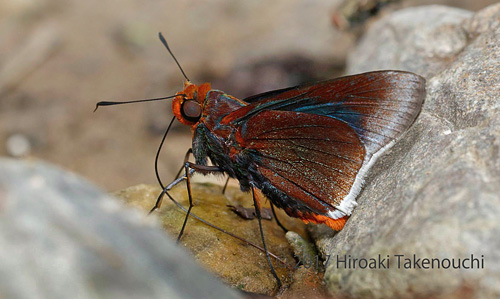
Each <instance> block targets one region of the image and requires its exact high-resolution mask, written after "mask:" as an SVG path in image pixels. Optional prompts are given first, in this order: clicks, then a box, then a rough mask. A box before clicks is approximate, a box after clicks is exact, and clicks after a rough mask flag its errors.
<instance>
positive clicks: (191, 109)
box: [181, 100, 201, 122]
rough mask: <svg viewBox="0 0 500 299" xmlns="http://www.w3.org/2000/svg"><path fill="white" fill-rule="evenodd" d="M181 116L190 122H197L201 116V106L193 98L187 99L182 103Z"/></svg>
mask: <svg viewBox="0 0 500 299" xmlns="http://www.w3.org/2000/svg"><path fill="white" fill-rule="evenodd" d="M181 113H182V116H183V117H184V118H185V119H186V120H188V121H191V122H198V120H199V119H200V117H201V106H200V104H199V103H198V102H197V101H195V100H187V101H184V103H182V107H181Z"/></svg>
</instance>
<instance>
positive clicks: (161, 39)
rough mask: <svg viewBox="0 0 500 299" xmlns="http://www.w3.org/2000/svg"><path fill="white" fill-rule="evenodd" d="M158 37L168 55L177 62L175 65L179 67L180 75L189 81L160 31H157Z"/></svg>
mask: <svg viewBox="0 0 500 299" xmlns="http://www.w3.org/2000/svg"><path fill="white" fill-rule="evenodd" d="M158 37H159V38H160V41H161V43H162V44H163V45H164V46H165V48H167V51H168V53H170V55H172V58H174V60H175V63H177V66H178V67H179V69H180V70H181V72H182V75H183V76H184V78H186V80H188V81H191V80H189V78H188V77H187V76H186V73H185V72H184V70H183V69H182V67H181V65H180V63H179V61H177V58H175V56H174V53H172V50H170V47H169V46H168V44H167V41H166V40H165V38H164V37H163V34H161V32H159V33H158Z"/></svg>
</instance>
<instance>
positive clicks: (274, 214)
mask: <svg viewBox="0 0 500 299" xmlns="http://www.w3.org/2000/svg"><path fill="white" fill-rule="evenodd" d="M269 203H270V204H271V211H272V212H273V216H274V220H276V223H277V224H278V226H279V227H281V229H282V230H283V231H284V232H285V234H286V233H287V232H288V229H287V228H286V227H285V226H284V225H283V224H281V222H280V221H279V220H278V215H276V211H275V210H274V205H273V203H272V202H271V201H269Z"/></svg>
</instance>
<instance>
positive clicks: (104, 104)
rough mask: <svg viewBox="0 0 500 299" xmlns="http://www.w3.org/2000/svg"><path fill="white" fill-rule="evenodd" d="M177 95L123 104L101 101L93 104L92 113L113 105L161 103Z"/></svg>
mask: <svg viewBox="0 0 500 299" xmlns="http://www.w3.org/2000/svg"><path fill="white" fill-rule="evenodd" d="M176 96H178V95H173V96H168V97H161V98H153V99H144V100H135V101H125V102H107V101H102V102H98V103H97V104H95V109H94V112H95V111H96V110H97V108H99V107H101V106H113V105H121V104H132V103H142V102H152V101H161V100H166V99H171V98H175V97H176Z"/></svg>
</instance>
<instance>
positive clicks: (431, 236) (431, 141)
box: [313, 5, 500, 298]
mask: <svg viewBox="0 0 500 299" xmlns="http://www.w3.org/2000/svg"><path fill="white" fill-rule="evenodd" d="M499 20H500V5H496V6H491V7H489V8H486V9H484V10H483V11H480V12H478V13H476V14H475V15H472V14H471V13H469V12H464V11H460V10H457V9H454V8H445V7H436V6H429V7H421V8H410V9H405V10H402V11H399V12H396V13H394V14H392V15H389V16H387V17H386V18H384V19H381V20H380V21H379V22H378V23H376V24H374V25H373V27H372V28H371V29H370V30H369V31H368V33H367V35H366V36H365V37H364V40H363V41H362V42H361V44H360V45H359V47H358V49H357V50H356V51H355V52H354V53H353V56H352V58H351V59H350V63H351V65H350V67H349V71H350V72H358V71H366V70H371V69H388V68H390V69H403V70H410V71H415V72H419V73H421V74H424V75H426V76H427V79H428V84H427V92H428V94H427V98H426V102H425V105H424V108H423V110H422V113H421V114H420V116H419V118H418V119H417V121H416V123H415V124H414V126H413V127H412V128H410V130H409V131H408V132H407V133H406V134H405V136H404V137H403V138H402V139H401V140H400V141H399V142H398V143H397V144H396V145H395V146H394V147H393V148H392V149H391V150H389V151H388V152H387V153H386V154H385V155H384V156H383V157H381V159H380V160H379V161H378V162H377V163H376V165H375V166H374V168H373V169H372V170H371V172H370V174H369V178H368V180H367V183H366V188H365V189H364V191H363V192H362V194H361V195H360V197H359V198H358V202H359V206H358V208H357V209H356V210H355V212H354V214H353V215H352V217H351V218H350V219H349V221H348V222H347V224H346V226H345V228H344V229H343V230H342V231H341V232H339V233H338V234H336V235H334V236H333V237H332V236H331V235H330V236H326V235H324V234H322V228H316V229H313V233H314V234H315V235H316V238H317V242H316V243H317V245H318V246H319V249H320V251H321V252H322V253H323V254H325V255H330V260H329V264H328V267H327V271H326V273H325V280H326V282H327V283H328V286H329V289H330V291H331V292H332V293H334V294H335V295H341V294H343V295H346V294H347V295H350V296H354V297H365V298H386V297H404V298H411V297H427V296H436V297H441V296H460V297H463V296H466V295H467V296H470V297H471V298H493V297H497V298H498V297H500V251H499V250H498V248H500V217H499V216H500V21H499ZM390 32H392V33H393V37H389V35H390V34H389V33H390ZM424 33H425V34H424ZM396 36H399V38H396ZM368 44H369V45H370V46H369V47H367V45H368ZM372 51H375V54H373V52H372ZM414 254H415V255H416V257H417V258H435V259H438V260H439V261H440V262H442V263H443V265H442V266H445V264H446V263H447V261H445V259H450V260H455V262H456V261H458V259H462V260H461V261H462V262H463V261H464V259H466V258H471V255H473V256H474V258H478V262H479V264H477V265H475V266H476V267H474V269H465V268H464V267H463V266H468V265H467V264H463V265H461V269H452V267H450V268H449V269H444V268H443V267H441V268H440V269H438V268H437V261H438V260H436V262H435V264H434V266H435V267H434V269H405V268H404V264H403V263H401V264H400V269H398V263H397V262H398V260H397V259H398V257H397V256H396V255H405V257H409V258H413V255H414ZM344 255H347V258H349V255H350V256H351V257H352V258H357V259H360V258H368V259H369V258H375V259H378V257H379V256H380V257H381V258H386V257H387V256H389V260H390V269H376V270H375V269H359V268H356V269H353V268H352V267H348V266H345V265H344V264H343V263H337V258H338V257H339V256H340V259H341V260H342V259H344ZM351 261H352V259H351ZM481 263H484V267H481ZM420 265H421V266H422V260H420ZM358 266H359V265H358ZM377 266H378V265H377Z"/></svg>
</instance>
